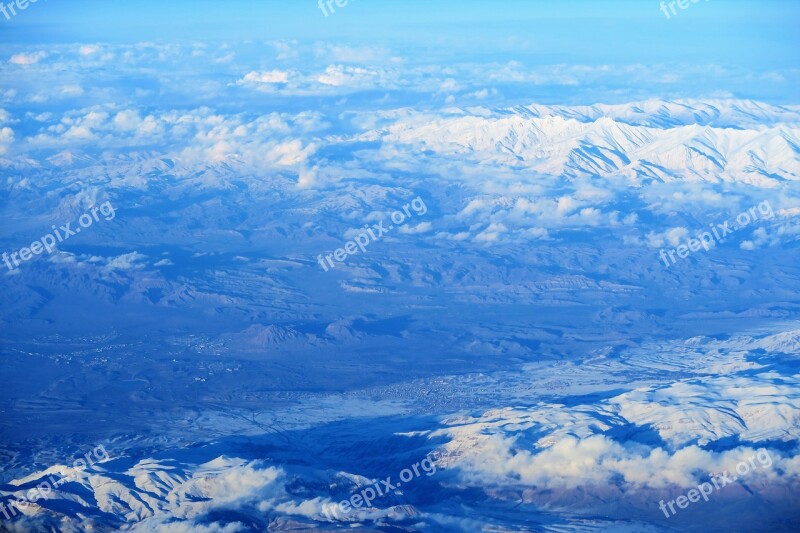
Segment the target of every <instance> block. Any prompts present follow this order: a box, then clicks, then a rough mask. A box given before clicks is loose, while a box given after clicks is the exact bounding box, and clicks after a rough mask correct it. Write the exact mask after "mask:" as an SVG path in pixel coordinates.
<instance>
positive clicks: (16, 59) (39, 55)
mask: <svg viewBox="0 0 800 533" xmlns="http://www.w3.org/2000/svg"><path fill="white" fill-rule="evenodd" d="M45 57H47V53H46V52H33V53H30V54H14V55H13V56H11V59H10V60H9V62H10V63H12V64H14V65H35V64H36V63H38V62H39V61H41V60H42V59H44V58H45Z"/></svg>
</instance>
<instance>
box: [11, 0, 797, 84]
mask: <svg viewBox="0 0 800 533" xmlns="http://www.w3.org/2000/svg"><path fill="white" fill-rule="evenodd" d="M334 9H335V12H334V13H329V15H328V16H327V17H326V16H325V15H324V14H323V13H322V11H321V10H320V8H319V7H318V4H317V2H316V1H315V0H293V1H275V0H272V1H270V0H226V1H224V2H222V1H209V0H173V1H170V2H163V1H159V0H137V1H136V2H127V1H126V2H123V1H119V0H76V1H70V2H64V1H59V0H39V2H38V3H36V4H31V5H30V6H29V7H28V8H27V9H26V10H25V11H23V12H20V13H19V14H18V15H17V16H16V17H14V18H13V19H12V20H10V21H9V20H3V19H2V17H0V32H1V33H0V40H2V42H4V43H14V44H21V43H44V42H60V43H65V42H76V41H81V42H87V41H103V42H136V41H142V40H151V41H156V42H175V41H181V42H183V41H191V40H201V41H230V40H248V39H253V40H271V39H298V40H302V41H313V40H322V41H328V40H347V41H351V42H359V43H362V44H363V43H367V42H373V43H381V44H397V45H403V46H412V47H418V48H435V49H437V50H440V49H441V48H442V47H443V46H444V47H446V48H449V49H450V50H452V51H453V52H459V53H463V52H468V53H473V54H476V53H482V54H508V53H515V54H523V55H527V56H535V57H538V58H540V59H541V60H542V61H543V62H548V61H549V62H553V61H564V62H568V63H574V62H588V63H592V62H604V63H637V62H642V63H648V62H667V61H672V62H689V63H704V62H714V63H728V64H732V63H736V64H739V65H742V66H751V65H755V64H759V65H766V66H770V67H774V68H779V67H788V66H792V67H794V66H796V65H797V62H798V61H797V60H798V54H799V53H800V52H798V50H800V47H798V43H800V30H799V29H798V28H800V24H798V23H797V21H798V20H800V2H796V1H792V0H767V1H759V2H753V1H742V0H700V2H699V3H696V4H695V3H690V4H689V6H688V8H687V9H685V10H680V9H677V8H676V9H677V11H678V13H677V15H671V17H670V18H669V19H667V17H666V16H665V15H664V13H663V12H662V11H661V9H660V3H659V1H657V0H635V1H634V0H614V1H613V2H612V1H606V2H602V1H596V0H562V1H535V0H505V1H502V2H500V1H491V2H490V1H477V0H459V1H454V0H441V1H423V0H404V1H389V0H382V1H376V0H350V2H349V4H348V5H346V6H345V7H343V8H338V7H335V8H334Z"/></svg>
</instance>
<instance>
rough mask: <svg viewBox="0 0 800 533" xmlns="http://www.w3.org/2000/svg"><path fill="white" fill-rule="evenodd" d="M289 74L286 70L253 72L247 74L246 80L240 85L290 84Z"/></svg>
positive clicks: (240, 81)
mask: <svg viewBox="0 0 800 533" xmlns="http://www.w3.org/2000/svg"><path fill="white" fill-rule="evenodd" d="M289 74H290V73H289V72H288V71H285V70H265V71H261V72H259V71H255V70H254V71H252V72H248V73H247V74H245V76H244V78H242V79H241V80H239V83H240V84H253V83H288V82H289Z"/></svg>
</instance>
